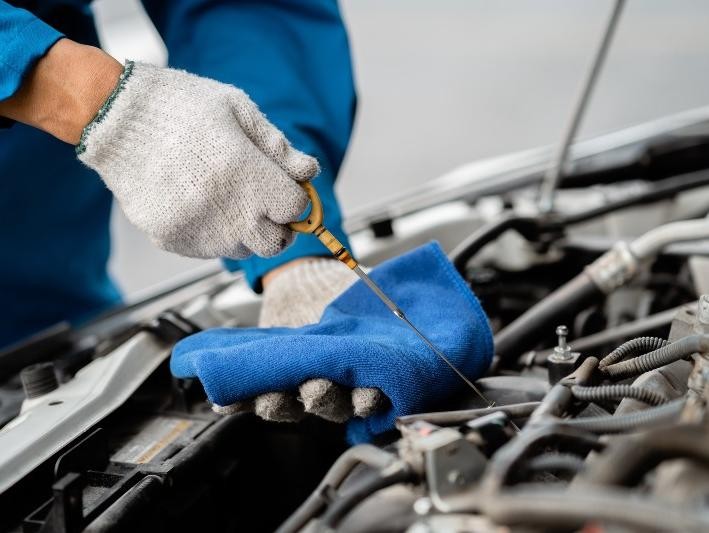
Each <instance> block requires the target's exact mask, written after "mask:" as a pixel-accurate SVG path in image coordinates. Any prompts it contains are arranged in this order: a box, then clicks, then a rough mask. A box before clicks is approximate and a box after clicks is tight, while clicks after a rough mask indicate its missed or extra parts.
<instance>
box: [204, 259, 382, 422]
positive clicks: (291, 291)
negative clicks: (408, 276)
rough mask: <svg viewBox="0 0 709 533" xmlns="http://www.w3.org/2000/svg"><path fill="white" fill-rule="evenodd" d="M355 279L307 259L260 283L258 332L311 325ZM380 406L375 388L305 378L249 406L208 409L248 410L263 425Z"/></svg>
mask: <svg viewBox="0 0 709 533" xmlns="http://www.w3.org/2000/svg"><path fill="white" fill-rule="evenodd" d="M357 279H358V278H357V276H356V274H355V273H354V272H352V271H351V270H350V269H349V268H347V267H346V266H345V265H343V264H342V263H340V262H339V261H337V260H335V259H330V258H323V259H307V260H304V261H302V262H300V263H297V264H295V265H292V266H289V267H288V268H287V269H285V270H283V271H282V272H280V273H278V274H277V275H276V276H275V277H274V278H273V280H271V281H270V282H269V283H268V284H266V283H264V290H263V301H262V305H261V316H260V317H259V327H262V328H267V327H277V326H286V327H289V328H294V327H300V326H305V325H306V324H315V323H316V322H318V320H320V316H321V315H322V313H323V311H324V310H325V307H326V306H327V305H328V304H329V303H330V302H331V301H332V300H334V299H335V298H336V297H337V296H339V295H340V294H342V293H343V292H344V291H345V290H346V289H347V288H348V287H349V286H350V285H352V284H353V283H354V282H355V281H356V280H357ZM385 401H386V398H385V397H384V396H383V394H382V392H381V391H380V390H379V389H375V388H355V389H352V390H350V389H347V388H345V387H342V386H340V385H338V384H337V383H333V382H332V381H329V380H326V379H311V380H308V381H306V382H305V383H303V384H301V385H300V387H299V388H298V394H297V395H296V393H295V392H293V391H288V392H269V393H266V394H261V395H260V396H257V397H256V398H255V399H254V401H253V402H246V403H244V402H239V403H236V404H232V405H226V406H221V405H212V408H213V409H214V411H216V412H217V413H221V414H231V413H237V412H245V411H250V410H253V411H254V412H255V413H256V414H257V415H258V416H260V417H261V418H264V419H266V420H274V421H279V422H297V421H298V420H300V419H301V418H303V416H304V415H305V413H312V414H314V415H317V416H320V417H321V418H324V419H326V420H330V421H332V422H344V421H346V420H348V419H349V418H352V417H353V416H358V417H366V416H369V415H370V414H372V413H373V412H375V411H376V410H377V409H378V408H379V407H382V406H383V405H384V403H385Z"/></svg>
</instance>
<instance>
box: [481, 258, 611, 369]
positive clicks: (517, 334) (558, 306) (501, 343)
mask: <svg viewBox="0 0 709 533" xmlns="http://www.w3.org/2000/svg"><path fill="white" fill-rule="evenodd" d="M602 297H603V292H601V290H600V289H599V288H598V287H597V286H596V284H595V283H594V282H593V280H592V279H591V278H590V277H589V276H588V275H587V274H586V273H583V272H582V273H581V274H579V275H577V276H576V277H575V278H573V279H572V280H570V281H568V282H567V283H565V284H564V285H562V286H561V287H559V288H558V289H557V290H555V291H554V292H552V293H551V294H550V295H548V296H547V297H546V298H544V299H543V300H541V301H540V302H539V303H537V304H536V305H534V306H532V307H531V308H529V309H528V310H527V311H526V312H525V313H524V314H522V315H521V316H520V317H518V318H517V319H516V320H514V321H513V322H512V323H510V324H509V325H508V326H507V327H506V328H504V329H503V330H502V331H500V332H499V333H498V334H497V335H495V353H496V354H497V356H498V357H499V358H500V362H501V363H504V362H505V361H510V360H516V356H518V355H519V354H521V353H523V352H526V351H527V350H529V349H530V348H532V347H533V346H534V345H535V344H536V343H537V342H538V341H539V339H541V338H542V337H543V336H544V335H545V334H548V333H551V332H552V330H550V329H549V328H550V327H552V326H554V325H556V324H561V323H563V322H573V318H574V317H575V316H576V313H578V312H579V311H580V310H582V309H584V308H585V307H587V306H588V305H589V304H591V303H593V302H594V301H596V300H600V299H601V298H602Z"/></svg>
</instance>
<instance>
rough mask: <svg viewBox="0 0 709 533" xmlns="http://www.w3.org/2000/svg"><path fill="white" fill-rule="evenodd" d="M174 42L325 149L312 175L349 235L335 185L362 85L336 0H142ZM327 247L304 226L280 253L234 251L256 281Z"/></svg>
mask: <svg viewBox="0 0 709 533" xmlns="http://www.w3.org/2000/svg"><path fill="white" fill-rule="evenodd" d="M143 4H144V5H145V8H146V10H147V12H148V14H149V15H150V17H151V18H152V20H153V22H154V23H155V25H156V27H157V29H158V31H159V32H160V34H161V35H162V37H163V39H164V40H165V43H166V45H167V49H168V53H169V62H170V65H171V66H173V67H177V68H183V69H185V70H188V71H190V72H193V73H195V74H198V75H201V76H207V77H210V78H213V79H217V80H219V81H222V82H224V83H230V84H233V85H235V86H237V87H240V88H241V89H243V90H244V91H246V92H247V93H248V94H249V95H250V96H251V98H252V99H253V100H254V101H255V102H256V103H257V104H258V105H259V107H260V108H261V110H262V111H263V112H264V113H265V114H266V116H267V117H268V118H269V120H271V122H273V123H274V124H275V125H276V126H277V127H278V128H280V129H281V130H282V131H283V132H284V133H285V135H286V137H287V138H288V139H289V140H290V141H291V142H292V143H293V145H294V146H295V147H296V148H298V149H299V150H302V151H303V152H306V153H308V154H310V155H313V156H315V157H317V159H318V160H319V161H320V165H321V167H322V172H321V174H320V175H319V176H318V177H317V178H316V179H315V181H314V182H313V183H314V185H315V186H316V188H317V190H318V193H319V195H320V198H321V199H322V202H323V207H324V210H325V225H326V226H327V227H328V228H329V229H330V231H332V232H333V233H334V234H335V235H336V236H337V237H338V238H339V239H340V240H341V241H342V242H343V243H347V238H346V236H345V234H344V231H343V229H342V215H341V212H340V208H339V206H338V203H337V200H336V198H335V194H334V183H335V177H336V176H337V172H338V170H339V168H340V164H341V163H342V159H343V157H344V154H345V150H346V149H347V144H348V142H349V139H350V133H351V130H352V123H353V120H354V112H355V101H356V99H355V89H354V81H353V75H352V65H351V61H350V50H349V43H348V39H347V32H346V30H345V27H344V24H343V22H342V18H341V16H340V11H339V7H338V5H337V1H336V0H308V1H306V2H304V1H303V0H260V1H258V2H254V1H247V0H175V1H173V2H164V1H161V0H143ZM308 255H327V251H326V250H325V249H324V248H323V246H322V244H321V243H320V242H319V241H318V240H317V239H316V238H315V237H314V236H312V235H298V237H297V238H296V241H295V243H294V244H293V245H292V246H291V247H290V248H288V249H287V250H286V251H285V252H284V253H282V254H281V255H279V256H277V257H274V258H270V259H262V258H259V257H252V258H250V259H247V260H244V261H231V260H226V261H225V264H226V266H227V267H228V268H229V269H231V270H235V269H243V270H244V271H245V273H246V276H247V278H248V280H249V282H250V283H251V285H252V287H254V288H255V289H256V290H260V280H261V277H262V276H263V275H264V274H265V273H266V272H268V271H269V270H271V269H273V268H275V267H276V266H278V265H281V264H283V263H286V262H288V261H290V260H292V259H294V258H297V257H303V256H308Z"/></svg>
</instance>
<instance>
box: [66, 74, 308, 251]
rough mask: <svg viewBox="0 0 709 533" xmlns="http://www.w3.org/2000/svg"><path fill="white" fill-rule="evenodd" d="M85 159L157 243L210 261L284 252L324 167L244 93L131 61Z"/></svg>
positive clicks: (85, 142) (87, 142) (84, 144)
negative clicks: (306, 185) (309, 185)
mask: <svg viewBox="0 0 709 533" xmlns="http://www.w3.org/2000/svg"><path fill="white" fill-rule="evenodd" d="M77 154H78V157H79V159H80V160H81V161H83V162H84V163H85V164H86V165H87V166H89V167H90V168H92V169H94V170H95V171H96V172H98V174H99V175H100V176H101V177H102V178H103V180H104V181H105V182H106V185H107V186H108V188H109V189H111V191H112V192H113V194H114V195H115V197H116V198H117V200H118V202H119V203H120V204H121V207H122V208H123V211H124V212H125V214H126V216H127V217H128V219H129V220H130V221H131V222H132V223H133V224H135V225H136V226H138V227H139V228H140V229H142V230H143V231H144V232H145V233H147V234H148V236H149V237H150V239H151V240H152V241H153V243H155V244H156V245H157V246H159V247H160V248H163V249H165V250H168V251H171V252H175V253H178V254H181V255H186V256H191V257H202V258H210V257H230V258H234V259H243V258H245V257H248V256H249V255H251V254H252V253H256V254H258V255H260V256H264V257H267V256H272V255H275V254H277V253H279V252H280V251H282V250H283V249H284V248H285V247H286V246H287V245H288V244H289V243H290V242H291V241H292V240H293V232H291V231H290V229H288V228H287V227H286V226H285V225H284V224H286V223H288V222H291V221H293V220H296V219H297V218H298V216H299V215H300V214H301V213H302V212H303V211H304V210H305V208H306V207H307V205H308V197H307V195H306V194H305V192H304V191H303V190H302V189H301V188H300V186H299V185H298V184H297V183H296V182H297V181H305V180H309V179H311V178H313V177H314V176H315V175H316V174H317V173H318V171H319V167H318V163H317V161H316V160H315V159H314V158H312V157H310V156H307V155H305V154H303V153H301V152H299V151H298V150H295V149H294V148H292V147H291V146H290V144H289V143H288V141H287V140H286V138H285V137H284V136H283V134H282V133H281V132H280V131H279V130H278V129H277V128H276V127H275V126H273V125H272V124H271V123H270V122H269V121H268V120H267V119H266V117H264V116H263V114H261V112H260V111H259V110H258V108H257V106H256V104H254V103H253V102H252V101H251V100H250V99H249V97H248V96H247V95H246V94H245V93H244V92H243V91H241V90H240V89H237V88H235V87H233V86H231V85H226V84H223V83H219V82H216V81H213V80H210V79H206V78H201V77H199V76H195V75H192V74H188V73H187V72H184V71H180V70H174V69H169V68H160V67H155V66H153V65H148V64H144V63H131V62H128V63H127V64H126V69H125V71H124V73H123V76H122V78H121V80H120V82H119V84H118V87H117V88H116V90H115V91H114V92H113V94H112V95H111V96H110V97H109V98H108V100H107V101H106V103H105V104H104V106H103V107H102V108H101V110H100V111H99V113H98V115H97V116H96V118H95V119H94V120H93V121H92V122H91V123H90V124H89V125H88V126H87V127H86V128H85V129H84V133H83V134H82V137H81V142H80V143H79V145H78V146H77Z"/></svg>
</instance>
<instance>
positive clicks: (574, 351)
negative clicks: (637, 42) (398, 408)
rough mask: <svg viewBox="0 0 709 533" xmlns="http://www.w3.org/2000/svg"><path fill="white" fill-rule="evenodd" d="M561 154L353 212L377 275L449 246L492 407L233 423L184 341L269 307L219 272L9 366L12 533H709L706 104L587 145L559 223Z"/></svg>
mask: <svg viewBox="0 0 709 533" xmlns="http://www.w3.org/2000/svg"><path fill="white" fill-rule="evenodd" d="M549 159H550V152H549V150H546V149H544V150H536V151H529V152H524V153H521V154H513V155H511V156H507V157H503V158H498V159H495V160H492V161H487V162H483V163H480V164H473V165H470V166H468V167H463V168H461V169H458V170H457V171H454V172H453V173H451V174H450V175H448V176H444V177H442V178H440V179H439V180H435V181H432V182H431V183H429V184H427V186H426V187H425V188H423V189H421V190H420V191H415V192H414V193H411V194H408V195H406V196H403V197H401V198H399V199H394V200H391V201H387V202H384V203H382V204H381V205H380V206H372V207H370V208H368V209H367V211H366V212H362V213H361V214H360V215H357V216H354V217H351V219H350V220H349V229H350V230H351V232H352V236H353V239H352V240H353V247H354V251H355V253H356V254H357V255H358V257H359V259H360V260H361V262H362V263H363V264H365V265H375V264H377V263H379V262H380V261H382V260H383V259H385V258H387V257H391V256H393V255H396V254H399V253H401V252H403V251H405V250H408V249H410V248H412V247H414V246H417V245H420V244H423V243H426V242H428V241H430V240H437V241H438V242H440V243H441V246H442V247H443V249H444V250H446V252H447V253H448V256H449V258H450V259H451V261H452V262H453V264H454V265H455V267H456V269H457V270H458V271H459V272H460V274H461V275H462V276H463V278H464V279H465V280H466V282H467V283H468V285H469V286H470V288H471V290H472V291H473V293H475V294H476V295H477V296H478V298H479V299H480V301H481V303H482V306H483V308H484V310H485V312H486V314H487V315H488V317H489V320H490V323H491V325H492V327H493V330H494V332H495V359H494V361H493V364H492V366H491V368H490V369H489V371H488V373H487V375H486V376H485V377H483V378H481V379H479V380H477V381H476V383H475V385H476V386H477V387H478V388H479V389H480V390H481V391H482V392H483V394H484V395H485V397H486V398H488V399H490V400H491V401H492V402H493V403H494V405H493V406H492V407H489V406H487V405H485V404H484V403H482V402H481V400H480V398H478V397H477V396H476V395H475V394H473V392H472V391H470V390H461V392H460V394H459V395H458V396H456V397H452V398H450V397H446V398H441V401H440V404H439V405H435V406H432V410H431V412H427V413H411V414H410V415H407V416H404V417H400V418H399V419H398V421H397V428H396V430H395V431H392V432H391V433H390V434H387V435H384V436H382V437H381V438H380V439H378V440H377V441H376V442H373V443H370V444H364V445H358V446H354V447H351V448H348V447H347V445H346V443H345V439H344V429H343V426H341V425H338V424H333V423H329V422H325V421H323V420H321V419H317V418H314V417H312V418H307V419H306V420H304V421H303V422H300V423H298V424H278V423H268V422H264V421H262V420H260V419H258V418H256V417H255V416H253V415H250V414H243V415H242V414H235V415H230V416H220V415H217V414H215V413H213V412H212V410H211V409H210V405H209V404H208V402H207V401H206V397H205V394H204V391H203V390H202V388H201V385H200V383H199V382H198V381H196V380H180V379H176V378H173V377H172V376H171V374H170V370H169V367H168V359H169V355H170V352H171V348H172V346H173V345H174V343H175V342H176V341H177V340H179V339H181V338H184V337H185V336H187V335H190V334H192V333H195V332H197V331H200V330H202V329H206V328H211V327H217V326H229V327H248V326H253V325H255V323H256V319H257V316H258V310H259V305H260V302H259V299H258V297H256V296H255V295H253V294H252V293H251V292H250V290H249V289H248V287H247V286H246V284H245V282H244V280H243V279H242V278H241V276H240V275H238V274H228V273H225V272H214V271H210V272H206V273H203V274H201V275H200V276H198V277H197V278H196V279H191V280H186V281H184V282H183V283H180V284H179V285H178V286H174V287H169V288H167V289H165V290H162V291H160V292H158V293H156V294H154V295H153V296H150V297H148V298H145V299H143V300H140V301H137V302H134V303H132V304H128V305H126V306H125V307H124V308H121V309H117V310H116V311H114V312H111V313H109V314H108V315H105V316H102V317H99V318H98V319H96V320H95V321H93V322H92V323H90V324H88V325H86V326H84V327H83V328H79V329H72V328H70V327H68V326H66V325H58V326H57V327H56V328H53V329H52V330H49V331H46V332H43V333H42V334H41V335H39V336H38V337H36V338H33V339H29V340H28V341H27V342H25V343H23V344H22V345H18V346H16V347H13V348H11V349H10V350H8V351H6V352H3V353H0V381H1V382H2V384H1V385H0V424H2V426H3V427H2V428H1V429H0V508H1V509H2V513H0V529H2V530H9V531H25V532H34V531H47V532H49V531H52V532H75V531H126V530H129V529H130V530H132V531H182V530H188V529H190V530H192V529H194V528H202V529H207V530H209V531H234V530H245V531H273V530H276V529H277V530H278V531H282V532H285V531H334V530H337V531H382V532H383V531H387V532H388V531H392V532H393V531H407V532H410V533H418V532H444V531H475V532H497V531H550V530H554V531H556V530H558V531H589V532H590V531H706V530H709V506H708V505H709V504H708V502H709V457H708V456H707V453H708V451H709V446H707V442H709V441H708V437H709V434H708V432H709V423H708V421H707V401H709V359H708V358H707V354H709V220H707V219H705V218H704V217H705V216H706V215H707V213H708V212H709V170H708V169H709V110H707V109H703V110H696V111H694V112H692V113H687V114H684V115H682V116H678V117H670V118H668V119H664V120H661V121H657V122H655V123H651V124H646V125H644V126H642V127H636V128H632V129H630V130H626V131H623V132H617V133H614V134H611V135H607V136H605V137H602V138H598V139H593V140H591V141H586V142H583V143H579V144H578V145H577V146H576V147H575V148H574V151H573V154H572V156H571V158H570V164H571V166H570V170H569V171H568V173H567V175H566V176H565V179H564V181H563V182H562V184H561V189H560V190H559V191H558V197H557V200H556V203H557V209H556V210H555V211H554V212H553V213H540V212H539V211H538V210H537V209H536V192H537V188H538V184H539V183H540V181H541V180H542V179H543V174H544V169H545V168H546V167H547V166H548V161H549ZM440 327H442V328H445V327H446V325H445V324H441V325H440ZM23 386H24V388H23Z"/></svg>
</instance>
